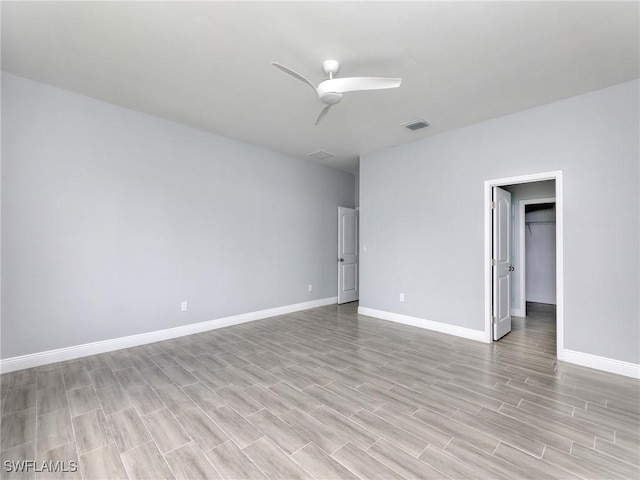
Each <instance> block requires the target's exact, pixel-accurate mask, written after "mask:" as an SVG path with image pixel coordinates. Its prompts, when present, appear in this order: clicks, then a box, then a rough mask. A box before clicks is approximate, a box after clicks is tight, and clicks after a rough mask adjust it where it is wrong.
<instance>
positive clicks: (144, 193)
mask: <svg viewBox="0 0 640 480" xmlns="http://www.w3.org/2000/svg"><path fill="white" fill-rule="evenodd" d="M2 139H3V142H2V173H3V176H2V300H3V301H2V358H10V357H13V356H18V355H24V354H29V353H34V352H40V351H46V350H50V349H55V348H60V347H66V346H71V345H78V344H84V343H88V342H94V341H99V340H106V339H112V338H117V337H121V336H127V335H132V334H137V333H143V332H149V331H154V330H160V329H164V328H170V327H176V326H180V325H184V324H190V323H195V322H201V321H206V320H212V319H216V318H220V317H225V316H229V315H235V314H240V313H246V312H253V311H257V310H262V309H267V308H273V307H278V306H284V305H290V304H295V303H300V302H306V301H310V300H314V299H319V298H326V297H333V296H335V295H336V293H337V284H336V278H337V265H336V261H335V258H336V256H337V240H336V239H337V220H336V219H337V213H336V212H337V206H338V205H341V206H348V207H353V206H354V205H353V204H354V195H355V192H354V177H353V175H352V174H350V173H345V172H341V171H338V170H335V169H331V168H327V167H323V166H320V165H316V164H313V163H309V162H306V161H303V160H297V159H293V158H290V157H286V156H283V155H281V154H278V153H274V152H271V151H268V150H265V149H262V148H258V147H254V146H250V145H246V144H242V143H239V142H236V141H232V140H229V139H225V138H221V137H218V136H215V135H212V134H209V133H205V132H203V131H199V130H196V129H193V128H190V127H186V126H182V125H179V124H175V123H171V122H168V121H165V120H162V119H159V118H156V117H152V116H149V115H145V114H142V113H138V112H134V111H131V110H127V109H124V108H120V107H117V106H114V105H110V104H107V103H103V102H100V101H96V100H93V99H90V98H87V97H83V96H80V95H76V94H74V93H71V92H68V91H64V90H60V89H57V88H53V87H50V86H46V85H43V84H39V83H36V82H33V81H30V80H26V79H22V78H19V77H16V76H13V75H9V74H3V76H2ZM309 283H311V284H313V292H311V293H309V292H308V284H309ZM182 300H187V301H188V302H189V310H188V311H187V312H181V311H180V302H181V301H182Z"/></svg>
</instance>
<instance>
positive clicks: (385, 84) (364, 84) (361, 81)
mask: <svg viewBox="0 0 640 480" xmlns="http://www.w3.org/2000/svg"><path fill="white" fill-rule="evenodd" d="M272 65H273V66H274V67H276V68H279V69H280V70H282V71H283V72H285V73H288V74H289V75H291V76H292V77H295V78H297V79H298V80H301V81H303V82H304V83H306V84H307V85H309V86H310V87H311V88H312V89H313V91H314V92H315V94H316V95H317V96H318V98H319V99H320V101H321V102H322V103H324V104H325V105H326V107H324V109H322V111H321V112H320V115H318V118H317V119H316V125H318V123H320V120H322V119H323V118H324V116H325V115H326V114H327V112H329V109H330V108H331V107H332V106H333V105H335V104H336V103H340V100H342V96H343V94H345V93H347V92H356V91H363V90H383V89H387V88H397V87H399V86H400V84H401V83H402V79H400V78H379V77H345V78H333V76H334V75H335V74H336V73H338V70H340V63H339V62H338V61H337V60H326V61H325V62H324V63H323V64H322V68H323V69H324V72H325V73H326V74H327V75H329V78H328V79H327V80H324V81H323V82H320V84H319V85H318V86H317V87H316V86H315V85H314V84H313V83H311V82H310V81H309V80H308V79H307V78H306V77H304V76H303V75H300V74H299V73H298V72H296V71H294V70H291V69H290V68H289V67H285V66H284V65H281V64H279V63H276V62H273V63H272Z"/></svg>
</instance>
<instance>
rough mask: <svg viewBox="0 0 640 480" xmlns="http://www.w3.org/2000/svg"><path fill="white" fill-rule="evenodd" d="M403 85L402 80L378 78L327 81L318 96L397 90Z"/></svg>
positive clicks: (322, 84) (319, 89)
mask: <svg viewBox="0 0 640 480" xmlns="http://www.w3.org/2000/svg"><path fill="white" fill-rule="evenodd" d="M401 83H402V79H401V78H378V77H347V78H333V79H330V80H325V81H324V82H322V83H321V84H320V85H318V94H319V95H322V93H325V92H336V93H345V92H355V91H360V90H383V89H385V88H397V87H399V86H400V84H401Z"/></svg>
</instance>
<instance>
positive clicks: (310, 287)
mask: <svg viewBox="0 0 640 480" xmlns="http://www.w3.org/2000/svg"><path fill="white" fill-rule="evenodd" d="M309 291H310V292H311V291H313V285H311V284H309Z"/></svg>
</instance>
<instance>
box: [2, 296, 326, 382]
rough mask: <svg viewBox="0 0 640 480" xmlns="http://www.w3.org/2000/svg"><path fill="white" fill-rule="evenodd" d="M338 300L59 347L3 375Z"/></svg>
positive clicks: (22, 360)
mask: <svg viewBox="0 0 640 480" xmlns="http://www.w3.org/2000/svg"><path fill="white" fill-rule="evenodd" d="M337 301H338V297H328V298H321V299H319V300H312V301H310V302H303V303H295V304H293V305H285V306H283V307H276V308H269V309H267V310H259V311H257V312H249V313H243V314H240V315H233V316H231V317H223V318H218V319H215V320H208V321H206V322H200V323H192V324H190V325H183V326H180V327H175V328H167V329H165V330H156V331H154V332H147V333H140V334H137V335H130V336H128V337H120V338H113V339H110V340H103V341H100V342H93V343H85V344H84V345H74V346H72V347H65V348H58V349H56V350H49V351H46V352H38V353H31V354H29V355H22V356H19V357H11V358H6V359H4V360H0V373H7V372H13V371H15V370H23V369H25V368H32V367H38V366H40V365H47V364H50V363H56V362H64V361H66V360H73V359H75V358H81V357H87V356H89V355H96V354H98V353H105V352H111V351H113V350H120V349H122V348H130V347H137V346H138V345H145V344H147V343H154V342H159V341H162V340H169V339H171V338H177V337H184V336H185V335H192V334H194V333H200V332H206V331H208V330H215V329H217V328H223V327H229V326H231V325H238V324H240V323H246V322H252V321H254V320H261V319H263V318H269V317H277V316H278V315H285V314H287V313H293V312H299V311H301V310H308V309H310V308H316V307H322V306H325V305H331V304H334V303H337Z"/></svg>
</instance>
